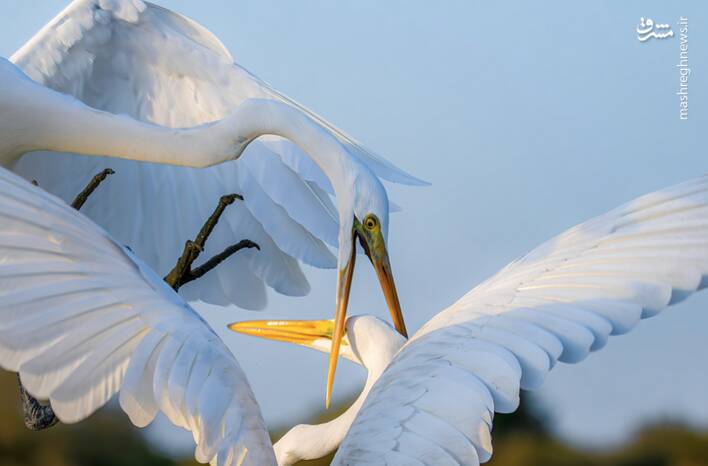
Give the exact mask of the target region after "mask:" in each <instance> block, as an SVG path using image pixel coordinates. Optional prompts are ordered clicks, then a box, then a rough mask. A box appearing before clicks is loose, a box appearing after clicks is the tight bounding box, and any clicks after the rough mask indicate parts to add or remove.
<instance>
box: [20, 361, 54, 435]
mask: <svg viewBox="0 0 708 466" xmlns="http://www.w3.org/2000/svg"><path fill="white" fill-rule="evenodd" d="M17 381H18V385H19V386H20V400H21V401H22V411H23V413H24V421H25V427H27V428H28V429H29V430H34V431H40V430H44V429H48V428H50V427H52V426H53V425H55V424H56V423H57V422H59V419H57V417H56V415H55V414H54V411H53V410H52V407H51V406H50V405H43V404H41V403H40V402H39V401H37V399H36V398H34V397H33V396H32V395H30V394H29V393H27V390H25V387H24V386H23V385H22V382H21V381H20V375H19V374H17Z"/></svg>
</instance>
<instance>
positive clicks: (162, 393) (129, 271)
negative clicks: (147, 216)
mask: <svg viewBox="0 0 708 466" xmlns="http://www.w3.org/2000/svg"><path fill="white" fill-rule="evenodd" d="M0 278H1V279H0V365H2V367H3V368H4V369H7V370H12V371H17V372H19V373H20V376H21V379H22V382H23V384H24V385H25V387H26V388H27V389H28V391H29V392H30V393H32V394H33V395H34V396H36V397H38V398H40V399H48V400H50V402H51V405H52V408H53V409H54V412H55V413H56V415H57V416H58V417H59V419H60V420H61V421H63V422H77V421H80V420H82V419H85V418H86V417H88V416H89V415H91V414H92V413H93V412H94V411H96V410H97V409H99V408H100V407H101V406H103V405H104V404H105V403H106V402H107V401H108V400H109V399H110V398H111V397H112V396H113V395H114V394H116V393H118V392H120V405H121V407H122V408H123V410H124V411H125V412H126V413H127V414H128V416H129V417H130V419H131V421H132V422H133V423H134V424H135V425H137V426H146V425H147V424H149V423H150V422H151V421H152V420H153V419H154V418H155V415H156V414H157V412H158V411H162V412H164V413H165V414H166V415H167V417H168V418H169V419H170V420H171V421H172V422H173V423H174V424H175V425H177V426H181V427H184V428H185V429H187V430H190V431H191V432H192V434H193V436H194V441H195V443H196V444H197V448H196V451H195V457H196V459H197V460H198V461H200V462H208V461H211V463H212V464H214V465H241V464H244V465H245V464H249V465H256V466H260V465H267V464H273V463H274V457H273V450H272V447H271V444H270V439H269V436H268V432H267V430H266V428H265V425H264V422H263V419H262V418H261V414H260V409H259V407H258V404H257V402H256V400H255V398H254V396H253V393H252V391H251V388H250V386H249V384H248V381H247V380H246V376H245V375H244V373H243V372H242V370H241V368H240V366H239V364H238V362H237V361H236V359H235V358H234V356H233V355H232V354H231V352H230V351H229V349H228V348H227V347H226V346H225V345H224V344H223V343H222V341H221V340H220V339H219V337H217V335H216V334H215V333H214V332H213V330H212V329H211V328H210V327H209V325H208V324H207V323H206V322H205V321H204V320H202V319H201V317H200V316H199V315H198V314H197V313H196V312H195V311H194V310H193V309H192V308H191V307H190V306H189V305H188V304H186V303H185V302H184V301H183V300H182V299H181V298H180V297H179V296H178V295H177V294H176V293H175V292H174V291H173V290H172V289H171V288H170V287H168V286H167V285H166V284H165V282H164V281H162V280H161V279H160V278H159V277H158V276H156V275H155V273H154V272H153V271H152V270H151V269H150V268H149V267H148V266H147V265H145V264H144V263H143V262H141V261H140V260H139V259H137V258H136V257H135V256H134V255H133V254H132V253H131V252H130V251H129V250H128V249H126V248H124V247H122V246H120V245H119V244H118V243H116V242H115V241H114V240H113V239H111V237H109V236H108V234H107V233H105V232H104V231H103V230H102V229H101V228H100V227H98V226H97V225H96V224H94V223H93V222H92V221H90V220H89V219H87V218H86V217H85V216H83V215H82V214H80V213H78V212H77V211H75V210H74V209H72V208H70V207H69V206H67V205H66V204H64V203H63V202H62V201H61V200H59V199H58V198H55V197H54V196H52V195H50V194H48V193H46V192H45V191H43V190H41V189H40V188H37V187H34V186H32V185H30V184H29V183H27V182H26V181H24V180H22V179H21V178H19V177H17V176H16V175H14V174H12V173H10V172H8V171H7V170H4V169H2V168H0Z"/></svg>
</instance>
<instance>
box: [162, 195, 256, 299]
mask: <svg viewBox="0 0 708 466" xmlns="http://www.w3.org/2000/svg"><path fill="white" fill-rule="evenodd" d="M236 199H238V200H240V201H243V197H242V196H239V195H238V194H229V195H226V196H222V197H221V199H219V204H218V205H217V206H216V209H214V212H213V213H212V214H211V216H210V217H209V218H208V219H207V221H206V222H205V223H204V225H203V226H202V228H201V230H199V233H198V234H197V237H196V239H195V240H194V241H192V240H188V241H187V242H186V243H185V245H184V249H183V251H182V255H181V256H180V258H179V259H177V264H175V266H174V268H173V269H172V270H170V272H169V273H168V274H167V275H166V276H165V278H164V280H165V282H167V284H168V285H170V286H171V287H172V289H174V290H175V291H177V290H179V288H180V287H181V286H182V285H184V284H186V283H189V282H191V281H193V280H196V279H198V278H200V277H202V276H203V275H204V274H206V273H207V272H209V271H210V270H212V269H213V268H215V267H216V266H217V265H219V264H221V263H222V262H223V261H225V260H226V259H228V258H229V257H231V256H232V255H233V254H235V253H236V252H238V251H240V250H241V249H246V248H256V249H258V250H260V249H261V248H260V246H258V245H257V244H256V243H254V242H253V241H251V240H247V239H244V240H241V241H239V242H238V243H236V244H233V245H231V246H229V247H227V248H226V249H224V250H223V251H222V252H220V253H219V254H217V255H215V256H214V257H212V258H210V259H209V260H207V261H206V262H205V263H204V264H202V265H200V266H199V267H197V268H194V269H193V268H192V264H193V263H194V261H195V260H197V257H199V254H201V253H202V252H203V251H204V245H205V244H206V242H207V239H209V235H211V232H212V231H213V230H214V227H215V226H216V224H217V223H218V222H219V219H220V218H221V215H222V214H223V213H224V210H225V209H226V207H227V206H229V205H231V204H233V203H234V201H235V200H236Z"/></svg>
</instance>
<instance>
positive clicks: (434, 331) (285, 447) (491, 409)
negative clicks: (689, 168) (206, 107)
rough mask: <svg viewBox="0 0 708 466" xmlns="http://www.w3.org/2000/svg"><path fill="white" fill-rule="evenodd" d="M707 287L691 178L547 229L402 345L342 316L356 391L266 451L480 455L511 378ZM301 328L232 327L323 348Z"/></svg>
mask: <svg viewBox="0 0 708 466" xmlns="http://www.w3.org/2000/svg"><path fill="white" fill-rule="evenodd" d="M707 285H708V176H703V177H701V178H698V179H695V180H693V181H689V182H686V183H683V184H680V185H677V186H674V187H671V188H667V189H664V190H662V191H658V192H655V193H652V194H648V195H646V196H643V197H640V198H638V199H635V200H634V201H631V202H629V203H627V204H625V205H623V206H621V207H618V208H617V209H614V210H612V211H610V212H608V213H606V214H604V215H601V216H599V217H597V218H594V219H592V220H589V221H587V222H585V223H583V224H580V225H578V226H576V227H574V228H571V229H570V230H568V231H566V232H565V233H563V234H561V235H559V236H557V237H556V238H553V239H551V240H550V241H548V242H546V243H545V244H543V245H541V246H540V247H538V248H537V249H535V250H533V251H532V252H530V253H528V254H527V255H525V256H524V257H522V258H520V259H519V260H517V261H515V262H512V263H511V264H509V265H508V266H507V267H505V268H504V269H503V270H501V271H500V272H499V273H497V274H496V275H495V276H493V277H492V278H490V279H488V280H487V281H485V282H484V283H482V284H480V285H479V286H477V287H476V288H474V289H473V290H472V291H470V292H469V293H468V294H467V295H465V296H464V297H463V298H462V299H460V300H459V301H457V302H456V303H455V304H453V305H452V306H450V307H449V308H447V309H445V310H443V311H442V312H440V313H439V314H437V315H436V316H434V317H433V318H432V319H431V320H430V321H428V322H427V323H426V324H425V325H424V326H423V327H422V328H421V329H420V330H419V331H418V332H417V333H415V334H414V335H413V337H412V338H411V339H410V340H409V341H408V342H405V340H404V339H403V338H401V336H400V335H398V334H397V333H396V332H395V331H393V329H391V328H390V326H387V325H386V324H385V323H383V322H381V321H379V320H378V319H376V318H374V317H370V316H364V317H354V318H350V319H349V320H348V321H347V337H348V342H347V344H346V348H347V351H346V352H344V353H343V355H344V356H345V357H348V358H349V359H352V360H353V361H355V362H357V363H359V364H362V365H364V366H365V367H366V368H367V369H368V370H369V377H368V379H367V382H366V385H365V387H364V390H363V391H362V393H361V395H360V397H359V399H357V401H356V402H355V404H354V405H352V407H351V408H350V409H349V410H348V411H347V412H346V413H345V414H344V415H343V416H341V417H340V418H338V419H337V420H335V421H332V422H330V423H329V424H324V425H320V426H304V425H301V426H297V427H295V428H294V429H293V430H291V431H290V432H288V433H287V434H286V435H285V436H284V437H283V439H281V440H280V441H279V442H278V443H276V445H275V450H276V455H277V459H278V462H279V464H281V465H289V464H293V463H294V462H295V461H297V460H299V459H304V458H308V459H311V458H313V457H317V456H322V455H324V454H327V453H328V452H331V451H332V450H334V449H335V448H336V447H337V446H338V445H339V443H340V442H341V445H340V446H339V450H338V451H337V454H336V456H335V459H334V463H333V464H337V465H350V464H387V465H442V464H446V465H447V464H450V465H472V466H473V465H478V464H479V463H483V462H486V461H488V460H489V459H490V457H491V455H492V442H491V431H492V420H493V418H494V413H495V412H502V413H508V412H512V411H514V410H516V408H517V407H518V404H519V391H520V390H521V389H524V390H534V389H537V388H539V387H540V386H541V385H542V384H543V382H544V380H545V378H546V376H547V375H548V373H549V371H550V370H551V369H552V368H553V367H554V366H555V365H556V364H557V363H558V362H559V361H561V362H566V363H576V362H579V361H582V360H583V359H584V358H585V357H587V356H588V354H590V353H591V352H592V351H596V350H599V349H601V348H602V347H603V346H605V344H606V343H607V340H608V338H609V337H610V336H611V335H620V334H623V333H626V332H628V331H630V330H631V329H632V328H634V326H635V325H636V324H637V323H638V322H639V321H640V320H641V319H642V318H647V317H652V316H654V315H656V314H657V313H659V312H661V311H662V310H663V309H664V308H666V307H667V306H669V305H671V304H675V303H677V302H679V301H681V300H683V299H685V298H686V297H688V296H689V295H690V294H691V293H693V292H694V291H697V290H700V289H702V288H704V287H706V286H707ZM310 325H312V324H310ZM300 327H302V324H301V323H298V322H297V321H293V322H292V323H290V322H287V321H281V322H277V323H275V324H273V323H265V324H264V323H263V322H255V323H254V322H243V323H238V324H234V325H233V326H232V328H233V329H234V330H236V331H240V332H242V333H247V334H253V335H259V336H264V337H266V338H274V339H278V340H285V341H295V342H298V343H300V344H307V345H308V346H311V347H313V348H316V349H319V350H320V351H328V350H329V346H328V345H327V344H326V343H324V342H323V340H326V339H327V338H328V337H327V334H328V332H322V333H321V335H318V338H316V339H314V340H312V341H311V342H310V341H309V340H308V339H307V338H303V334H302V333H295V334H294V335H295V337H294V338H293V337H290V336H288V335H289V334H288V333H287V332H288V331H289V330H288V329H289V328H295V329H298V328H300ZM271 329H274V330H271ZM308 338H310V337H309V336H308ZM303 342H305V343H303ZM344 347H345V346H343V348H344ZM350 426H351V427H350ZM347 429H348V430H347ZM323 439H324V440H323Z"/></svg>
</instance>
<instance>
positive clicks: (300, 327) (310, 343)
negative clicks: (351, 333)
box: [229, 319, 346, 349]
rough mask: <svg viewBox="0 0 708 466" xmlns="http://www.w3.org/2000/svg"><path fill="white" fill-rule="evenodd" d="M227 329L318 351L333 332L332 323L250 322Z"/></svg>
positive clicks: (234, 324)
mask: <svg viewBox="0 0 708 466" xmlns="http://www.w3.org/2000/svg"><path fill="white" fill-rule="evenodd" d="M229 329H230V330H233V331H234V332H237V333H242V334H244V335H251V336H254V337H259V338H265V339H267V340H275V341H284V342H287V343H294V344H297V345H302V346H307V347H309V348H316V349H319V348H320V347H322V346H324V343H326V344H327V345H329V342H330V340H331V339H332V333H333V332H334V321H333V320H331V319H328V320H250V321H246V322H234V323H233V324H229ZM345 343H346V342H345Z"/></svg>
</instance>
